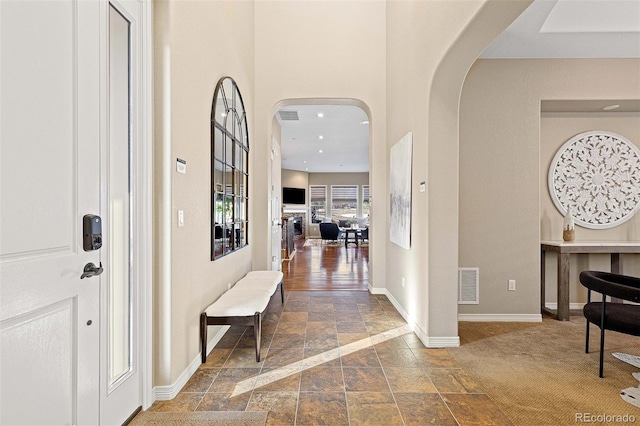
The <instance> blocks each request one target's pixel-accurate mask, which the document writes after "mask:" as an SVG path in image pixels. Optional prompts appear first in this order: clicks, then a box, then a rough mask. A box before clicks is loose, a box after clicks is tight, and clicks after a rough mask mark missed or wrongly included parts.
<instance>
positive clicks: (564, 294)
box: [540, 241, 640, 321]
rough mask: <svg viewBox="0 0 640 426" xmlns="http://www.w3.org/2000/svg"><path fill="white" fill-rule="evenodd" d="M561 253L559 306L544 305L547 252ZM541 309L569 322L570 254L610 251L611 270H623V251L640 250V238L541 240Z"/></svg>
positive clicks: (638, 251) (635, 251) (617, 272)
mask: <svg viewBox="0 0 640 426" xmlns="http://www.w3.org/2000/svg"><path fill="white" fill-rule="evenodd" d="M547 251H551V252H555V253H557V254H558V299H557V300H558V309H557V310H555V311H554V310H552V309H547V307H546V306H545V300H544V299H545V287H544V286H545V283H544V281H545V263H546V262H545V252H547ZM540 252H541V253H540V308H541V310H542V312H543V313H544V312H546V313H548V314H551V315H553V316H554V317H555V319H557V320H560V321H569V256H570V255H571V254H572V253H575V254H578V253H580V254H589V253H609V254H611V272H612V273H614V274H621V273H622V257H621V256H620V255H621V254H622V253H640V241H630V242H610V241H593V242H588V241H580V242H575V241H574V242H569V243H568V242H564V241H542V242H541V243H540Z"/></svg>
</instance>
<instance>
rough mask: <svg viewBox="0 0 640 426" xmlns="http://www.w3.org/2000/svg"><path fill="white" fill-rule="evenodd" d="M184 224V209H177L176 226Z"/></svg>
mask: <svg viewBox="0 0 640 426" xmlns="http://www.w3.org/2000/svg"><path fill="white" fill-rule="evenodd" d="M183 226H184V210H178V228H182V227H183Z"/></svg>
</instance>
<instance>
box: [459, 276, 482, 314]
mask: <svg viewBox="0 0 640 426" xmlns="http://www.w3.org/2000/svg"><path fill="white" fill-rule="evenodd" d="M479 274H480V269H479V268H458V304H459V305H477V304H479V303H480V302H479V301H478V292H479V284H480V281H479V279H478V276H479Z"/></svg>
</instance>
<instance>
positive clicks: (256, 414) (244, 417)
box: [129, 411, 267, 426]
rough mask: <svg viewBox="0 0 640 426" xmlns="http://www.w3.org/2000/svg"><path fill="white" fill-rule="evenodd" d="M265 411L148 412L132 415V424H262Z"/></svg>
mask: <svg viewBox="0 0 640 426" xmlns="http://www.w3.org/2000/svg"><path fill="white" fill-rule="evenodd" d="M266 423H267V412H266V411H196V412H180V413H177V412H171V413H167V412H157V411H153V412H149V411H143V412H141V413H140V414H138V415H137V416H136V417H134V419H133V421H132V422H131V423H129V425H133V426H142V425H144V426H214V425H215V426H264V425H265V424H266Z"/></svg>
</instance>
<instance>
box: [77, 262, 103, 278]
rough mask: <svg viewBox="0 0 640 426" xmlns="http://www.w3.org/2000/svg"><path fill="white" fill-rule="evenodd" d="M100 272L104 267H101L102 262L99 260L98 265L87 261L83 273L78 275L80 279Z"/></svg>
mask: <svg viewBox="0 0 640 426" xmlns="http://www.w3.org/2000/svg"><path fill="white" fill-rule="evenodd" d="M102 272H104V269H102V262H100V266H96V265H94V264H93V262H89V263H87V264H86V265H84V273H83V274H82V275H81V276H80V279H83V278H89V277H93V276H95V275H100V274H101V273H102Z"/></svg>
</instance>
